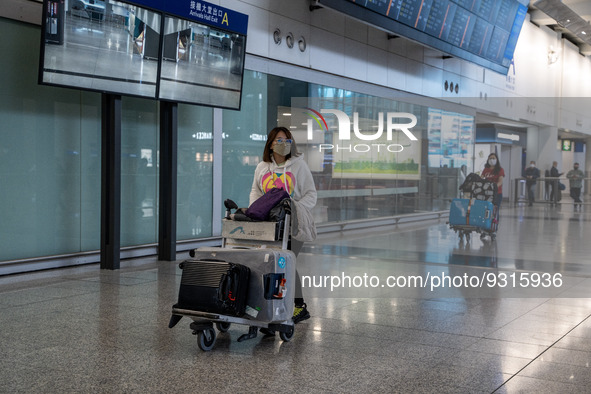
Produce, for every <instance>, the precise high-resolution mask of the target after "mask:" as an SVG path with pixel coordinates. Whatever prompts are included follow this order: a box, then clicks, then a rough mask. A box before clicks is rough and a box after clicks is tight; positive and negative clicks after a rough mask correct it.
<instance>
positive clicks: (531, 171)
mask: <svg viewBox="0 0 591 394" xmlns="http://www.w3.org/2000/svg"><path fill="white" fill-rule="evenodd" d="M539 177H540V170H539V169H537V168H536V162H535V161H533V160H532V161H530V162H529V167H527V168H526V169H525V185H526V186H527V198H528V200H529V206H530V207H531V206H532V205H534V200H535V199H534V195H535V192H536V180H537V179H538V178H539Z"/></svg>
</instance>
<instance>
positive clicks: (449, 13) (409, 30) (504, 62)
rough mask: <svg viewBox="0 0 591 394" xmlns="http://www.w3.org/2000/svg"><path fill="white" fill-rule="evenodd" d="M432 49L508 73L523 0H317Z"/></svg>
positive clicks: (522, 14) (523, 13)
mask: <svg viewBox="0 0 591 394" xmlns="http://www.w3.org/2000/svg"><path fill="white" fill-rule="evenodd" d="M317 3H318V4H321V5H322V6H326V7H328V8H332V9H334V10H337V11H340V12H342V13H344V14H346V15H349V16H351V17H354V18H357V19H360V20H362V21H364V22H366V23H368V24H370V25H373V26H376V27H379V28H381V29H383V30H386V31H388V32H390V33H393V34H395V35H397V36H402V37H406V38H409V39H411V40H414V41H416V42H419V43H421V44H424V45H426V46H429V47H431V48H434V49H437V50H439V51H441V52H443V53H446V54H449V55H451V56H454V57H458V58H461V59H464V60H468V61H470V62H473V63H476V64H479V65H481V66H483V67H486V68H489V69H491V70H493V71H496V72H498V73H501V74H507V71H508V69H509V66H510V65H511V62H512V60H513V52H514V51H515V46H516V45H517V38H518V37H519V33H520V31H521V27H522V25H523V22H524V21H525V16H526V14H527V4H528V1H527V0H318V1H317Z"/></svg>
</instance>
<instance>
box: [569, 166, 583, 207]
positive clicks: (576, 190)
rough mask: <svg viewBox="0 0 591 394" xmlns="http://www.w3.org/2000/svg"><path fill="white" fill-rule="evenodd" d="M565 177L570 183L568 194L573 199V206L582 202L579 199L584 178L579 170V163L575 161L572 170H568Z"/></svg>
mask: <svg viewBox="0 0 591 394" xmlns="http://www.w3.org/2000/svg"><path fill="white" fill-rule="evenodd" d="M566 177H567V178H568V181H569V184H570V196H571V197H572V198H573V200H575V207H576V206H577V204H579V206H581V205H580V204H581V203H582V202H583V201H581V188H582V187H583V179H585V173H584V172H583V171H581V170H579V163H575V164H574V167H573V169H572V170H570V171H569V172H568V173H567V174H566Z"/></svg>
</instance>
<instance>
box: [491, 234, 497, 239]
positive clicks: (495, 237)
mask: <svg viewBox="0 0 591 394" xmlns="http://www.w3.org/2000/svg"><path fill="white" fill-rule="evenodd" d="M490 240H491V241H496V240H497V234H495V233H492V234H491V235H490Z"/></svg>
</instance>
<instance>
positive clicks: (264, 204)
mask: <svg viewBox="0 0 591 394" xmlns="http://www.w3.org/2000/svg"><path fill="white" fill-rule="evenodd" d="M284 198H289V194H288V193H287V192H286V191H285V190H283V189H278V188H276V187H275V188H273V189H271V190H269V191H268V192H266V193H265V194H263V195H262V196H260V197H259V198H257V199H256V200H255V201H254V202H253V203H252V204H251V205H250V207H248V209H247V210H246V212H245V214H246V216H248V217H249V218H251V219H254V220H267V219H268V218H269V212H270V211H271V209H273V208H274V207H275V205H277V204H279V202H280V201H281V200H283V199H284Z"/></svg>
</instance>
